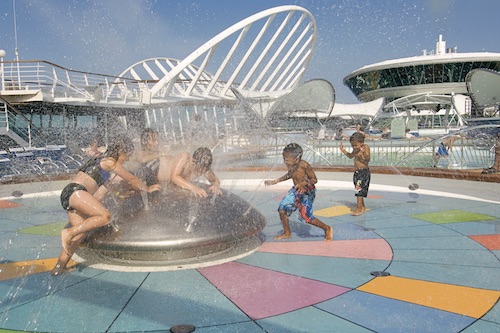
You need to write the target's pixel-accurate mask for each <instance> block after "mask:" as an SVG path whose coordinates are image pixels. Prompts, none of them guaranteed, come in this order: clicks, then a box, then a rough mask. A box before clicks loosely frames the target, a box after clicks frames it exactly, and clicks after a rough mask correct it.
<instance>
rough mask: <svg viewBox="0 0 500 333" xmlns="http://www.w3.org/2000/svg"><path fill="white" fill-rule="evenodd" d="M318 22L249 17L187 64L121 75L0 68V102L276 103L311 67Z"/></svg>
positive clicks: (151, 64) (46, 66) (42, 66)
mask: <svg viewBox="0 0 500 333" xmlns="http://www.w3.org/2000/svg"><path fill="white" fill-rule="evenodd" d="M315 43H316V22H315V20H314V17H313V16H312V15H311V13H310V12H309V11H307V10H306V9H304V8H302V7H299V6H281V7H275V8H271V9H268V10H265V11H262V12H260V13H257V14H255V15H252V16H250V17H248V18H246V19H244V20H242V21H240V22H238V23H236V24H234V25H233V26H231V27H229V28H227V29H226V30H224V31H222V32H221V33H219V34H218V35H217V36H215V37H214V38H212V39H210V40H209V41H208V42H206V43H205V44H203V45H202V46H200V47H199V48H198V49H197V50H195V51H194V52H192V53H191V54H190V55H188V56H187V57H186V58H185V59H184V60H177V59H172V58H167V57H165V58H163V57H161V58H151V59H146V60H143V61H140V62H138V63H136V64H134V65H132V66H130V67H129V68H127V69H125V70H124V71H123V72H122V73H121V74H120V75H119V76H111V75H103V74H95V73H86V72H82V71H74V70H68V69H66V68H63V67H61V66H58V65H55V64H52V63H49V62H46V61H5V62H4V61H2V66H1V73H0V96H2V97H3V98H5V99H6V100H8V101H9V102H12V103H17V102H33V101H48V102H56V103H58V102H61V103H66V104H75V105H81V104H85V103H89V102H90V103H93V104H94V105H100V106H118V107H133V108H134V107H137V106H141V105H151V104H168V103H171V102H174V103H175V102H180V101H188V102H189V101H193V102H197V101H208V102H211V101H212V102H213V101H233V102H234V101H236V98H235V96H234V95H233V93H232V92H231V89H230V88H232V87H233V88H237V89H238V90H239V91H240V92H241V93H242V94H243V95H244V96H245V97H258V98H269V99H275V98H277V97H279V96H282V95H283V94H286V93H287V92H289V91H291V90H293V88H295V87H297V86H298V85H299V84H300V81H301V79H302V77H303V75H304V73H305V71H306V69H307V66H308V65H309V62H310V60H311V57H312V54H313V50H314V46H315Z"/></svg>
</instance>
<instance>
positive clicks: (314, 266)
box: [0, 169, 500, 333]
mask: <svg viewBox="0 0 500 333" xmlns="http://www.w3.org/2000/svg"><path fill="white" fill-rule="evenodd" d="M282 174H283V171H282V170H281V169H280V170H277V171H276V169H275V171H259V172H252V171H245V172H220V173H219V174H218V175H219V177H220V178H221V180H223V187H224V188H225V189H227V190H229V191H232V192H233V193H235V194H237V195H239V196H240V197H242V198H243V199H245V200H247V201H248V202H249V203H251V204H252V205H253V206H255V207H256V208H257V209H258V210H259V211H260V212H261V213H262V214H263V215H264V216H265V217H266V218H267V225H266V227H265V228H264V230H263V233H264V237H265V239H266V241H265V242H264V243H263V245H262V246H261V247H260V248H259V249H258V250H257V251H256V252H254V253H252V254H250V255H248V256H245V257H243V258H240V259H237V260H235V261H231V262H226V263H223V264H219V265H214V266H207V267H200V268H197V269H184V270H182V269H181V270H170V271H164V272H117V271H107V270H100V269H94V268H90V267H88V266H85V265H84V264H83V265H79V266H78V269H77V270H76V271H74V272H72V273H69V274H66V275H63V276H58V277H52V276H51V275H50V274H49V271H50V270H51V269H52V267H53V265H54V264H55V261H56V257H57V255H58V254H59V251H60V249H61V248H60V246H61V245H60V237H59V233H60V230H61V228H62V227H63V226H64V225H65V224H66V223H67V217H66V214H65V212H64V211H63V210H62V208H61V207H60V204H59V199H58V193H59V191H60V190H61V189H62V188H63V187H64V185H65V184H66V183H67V180H59V181H51V182H34V183H23V184H4V185H2V186H1V187H0V239H1V244H2V252H1V261H0V300H1V301H0V332H2V333H4V332H34V331H36V332H73V333H76V332H156V333H157V332H176V331H177V332H187V330H182V329H183V327H182V326H179V325H192V326H193V327H195V328H196V330H195V332H196V333H198V332H202V333H208V332H218V333H219V332H228V333H235V332H241V333H258V332H286V333H294V332H315V333H316V332H342V333H345V332H418V333H422V332H436V333H437V332H439V333H441V332H465V333H471V332H485V333H486V332H488V333H491V332H500V304H499V298H500V191H499V190H498V188H499V187H498V186H499V184H498V183H497V182H484V181H483V182H479V181H470V180H464V179H456V178H455V179H451V178H430V177H422V176H420V175H419V176H415V175H408V174H403V173H400V174H398V173H396V174H382V173H374V174H373V175H372V183H371V186H370V192H369V196H368V198H367V199H366V206H367V208H368V211H367V212H366V213H365V214H363V215H361V216H352V215H351V214H350V212H351V210H352V209H353V208H354V206H355V201H356V198H355V197H354V191H353V185H352V183H351V179H352V173H351V172H327V171H317V176H318V179H319V183H318V185H317V195H316V201H315V203H314V211H315V215H316V217H318V218H319V219H320V220H322V221H323V222H325V223H326V224H328V225H331V226H333V228H334V240H333V241H332V242H325V241H324V240H323V236H324V235H323V232H322V230H321V229H318V228H315V227H313V226H310V225H307V224H304V223H302V222H299V221H298V215H297V213H294V214H292V216H291V218H290V224H291V228H292V231H293V237H292V238H291V239H288V240H285V241H274V240H273V237H274V236H275V235H276V234H277V233H279V232H280V231H281V230H282V228H281V223H280V221H279V218H278V213H277V207H278V204H279V202H280V200H281V199H282V198H283V196H284V195H285V194H286V192H287V190H288V189H289V188H290V187H291V183H290V181H288V182H283V183H280V184H278V185H275V186H270V187H266V186H264V185H263V180H264V179H274V178H277V177H278V176H281V175H282ZM410 184H417V185H418V189H416V190H410V189H409V185H410ZM15 191H20V192H22V196H20V197H18V196H14V195H13V194H15V193H14V192H15ZM138 223H140V221H138Z"/></svg>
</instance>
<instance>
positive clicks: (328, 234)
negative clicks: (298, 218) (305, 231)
mask: <svg viewBox="0 0 500 333" xmlns="http://www.w3.org/2000/svg"><path fill="white" fill-rule="evenodd" d="M308 223H309V224H312V225H313V226H315V227H318V228H321V229H323V230H324V231H325V240H326V241H331V240H332V239H333V227H331V226H329V225H327V224H325V223H323V222H321V221H320V220H319V219H318V218H316V217H315V218H314V220H312V221H310V222H308Z"/></svg>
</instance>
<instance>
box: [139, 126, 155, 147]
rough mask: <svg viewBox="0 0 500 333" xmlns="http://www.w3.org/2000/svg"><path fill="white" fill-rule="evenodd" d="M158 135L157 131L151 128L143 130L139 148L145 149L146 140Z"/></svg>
mask: <svg viewBox="0 0 500 333" xmlns="http://www.w3.org/2000/svg"><path fill="white" fill-rule="evenodd" d="M158 135H159V133H158V131H156V130H154V129H152V128H145V129H144V130H143V131H142V133H141V147H142V148H146V147H147V146H148V140H149V139H151V138H153V137H154V136H158Z"/></svg>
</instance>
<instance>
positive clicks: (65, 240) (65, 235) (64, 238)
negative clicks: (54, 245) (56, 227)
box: [61, 229, 72, 255]
mask: <svg viewBox="0 0 500 333" xmlns="http://www.w3.org/2000/svg"><path fill="white" fill-rule="evenodd" d="M71 239H72V237H71V236H70V235H69V231H68V229H63V230H62V231H61V243H62V248H63V250H64V252H66V254H68V255H71V253H70V252H69V246H70V245H71Z"/></svg>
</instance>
